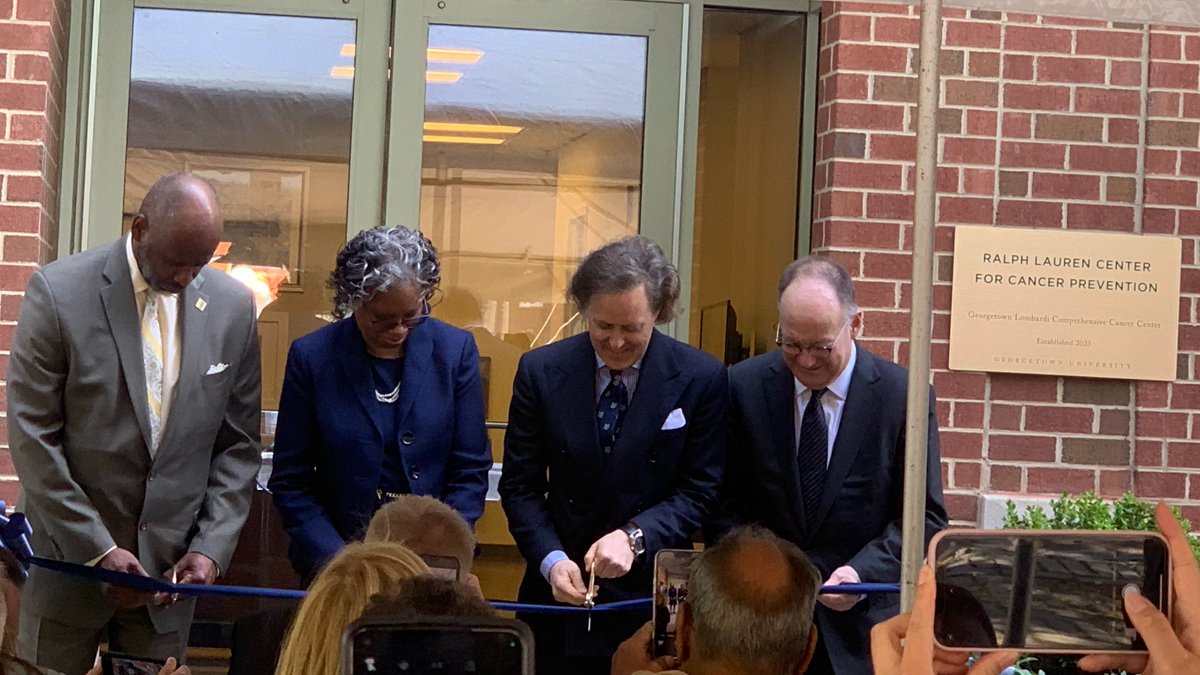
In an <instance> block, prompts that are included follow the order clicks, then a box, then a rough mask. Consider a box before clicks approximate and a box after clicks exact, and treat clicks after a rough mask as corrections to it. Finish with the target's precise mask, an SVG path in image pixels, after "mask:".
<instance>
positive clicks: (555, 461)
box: [500, 331, 728, 637]
mask: <svg viewBox="0 0 1200 675" xmlns="http://www.w3.org/2000/svg"><path fill="white" fill-rule="evenodd" d="M727 402H728V377H727V375H726V370H725V367H724V366H723V365H721V364H720V363H719V362H718V361H717V360H716V359H714V358H712V357H711V356H709V355H707V354H705V353H704V352H701V351H699V350H698V349H695V348H693V347H690V346H688V345H686V344H684V343H682V342H679V341H677V340H674V339H672V338H669V337H667V336H666V335H663V334H662V333H659V332H658V331H655V332H654V333H653V336H652V337H651V339H650V345H649V347H648V349H647V350H646V355H645V356H644V357H643V359H642V365H641V368H640V372H639V374H638V381H637V387H636V388H635V389H634V392H633V397H632V399H630V401H629V408H628V410H627V411H626V413H625V417H624V419H623V420H622V421H621V434H620V436H618V438H617V443H616V446H615V447H614V448H613V451H612V454H611V455H608V456H605V455H604V454H603V453H602V452H601V450H600V441H599V437H598V435H597V432H596V412H595V411H596V352H595V350H594V349H593V348H592V343H591V340H590V339H589V337H588V335H587V334H586V333H584V334H580V335H576V336H574V337H571V338H568V339H566V340H562V341H561V342H557V343H554V344H551V345H547V346H545V347H541V348H539V349H535V350H533V351H531V352H529V353H527V354H525V355H524V356H523V357H522V358H521V362H520V364H519V365H518V366H517V377H516V381H515V383H514V385H513V398H512V405H511V406H510V408H509V421H508V431H507V432H506V433H505V436H504V471H503V474H502V475H501V477H500V497H501V502H502V504H503V505H504V512H505V513H506V514H507V515H508V525H509V529H510V530H511V531H512V535H513V539H515V540H516V542H517V546H518V548H520V551H521V554H522V555H523V556H524V557H525V561H526V565H527V567H526V571H525V578H524V580H523V582H522V584H521V591H520V595H519V597H520V599H521V600H522V601H526V602H538V603H547V602H553V594H552V592H551V589H550V585H549V584H548V583H547V582H546V580H545V579H543V578H542V576H541V573H540V572H539V570H538V567H539V565H540V564H541V562H542V559H543V558H545V557H546V555H547V554H548V553H550V552H551V551H554V550H562V551H564V552H566V554H567V555H568V556H569V557H570V558H571V560H573V561H575V562H576V563H577V564H578V565H579V567H580V569H581V570H582V569H583V556H584V554H585V553H587V550H588V548H590V547H591V545H592V544H593V543H595V541H596V540H597V539H599V538H600V537H602V536H604V535H605V534H608V533H609V532H612V531H613V530H616V529H618V528H619V527H621V526H622V525H624V524H625V523H628V522H630V521H633V522H636V523H637V525H638V527H640V528H641V529H642V532H643V534H644V535H645V542H646V553H645V555H643V556H642V557H641V558H639V560H638V561H637V562H635V563H634V567H633V569H632V570H631V571H630V572H629V574H626V575H625V576H623V577H621V578H619V579H606V580H605V583H604V592H603V594H602V596H601V597H600V598H599V601H600V602H611V601H614V600H620V599H627V598H633V597H647V596H649V595H650V593H651V575H652V572H653V567H654V554H655V553H656V552H657V551H658V550H659V549H663V548H692V533H693V532H696V531H697V530H698V529H699V527H700V525H701V523H702V521H703V520H704V518H705V517H706V516H707V515H708V514H709V513H710V512H711V511H712V510H713V509H714V508H715V507H716V505H717V500H718V488H719V485H720V481H721V473H722V470H723V467H724V462H725V425H726V415H727ZM676 409H678V410H680V411H681V412H682V413H683V416H684V418H685V421H686V423H685V424H684V425H683V426H681V427H679V428H675V429H663V425H664V422H666V420H667V416H668V415H669V414H670V413H671V412H672V411H673V410H676ZM625 637H628V636H625Z"/></svg>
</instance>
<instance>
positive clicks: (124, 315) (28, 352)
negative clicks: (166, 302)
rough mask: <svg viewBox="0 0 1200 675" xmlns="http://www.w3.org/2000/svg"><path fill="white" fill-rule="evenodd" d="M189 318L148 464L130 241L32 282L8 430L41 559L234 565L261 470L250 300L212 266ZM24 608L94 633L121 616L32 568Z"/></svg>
mask: <svg viewBox="0 0 1200 675" xmlns="http://www.w3.org/2000/svg"><path fill="white" fill-rule="evenodd" d="M179 313H180V317H179V320H180V325H181V329H180V331H181V332H180V334H181V337H182V340H181V342H182V355H181V358H180V368H179V380H178V382H177V383H176V385H175V400H174V403H173V404H172V407H171V415H170V417H168V419H167V425H166V428H165V429H164V430H163V437H162V440H161V442H160V446H159V449H158V451H157V453H156V454H155V456H154V457H153V458H151V456H150V453H149V451H148V450H147V442H148V439H149V437H150V424H149V421H148V417H147V415H148V413H147V409H146V384H145V383H146V378H145V375H144V373H143V367H142V352H141V337H140V320H139V317H138V312H137V303H136V301H135V299H134V296H133V286H132V282H131V281H130V270H129V263H128V261H127V259H126V254H125V242H124V239H121V240H119V241H117V242H116V243H115V244H113V245H112V246H107V247H103V248H100V249H95V250H91V251H86V252H84V253H79V254H77V255H73V256H70V257H68V258H64V259H62V260H59V261H57V262H54V263H51V264H49V265H47V266H45V267H44V268H42V269H40V270H38V271H36V272H34V274H33V277H32V278H31V279H30V281H29V286H28V288H27V289H26V291H25V300H24V302H23V303H22V305H21V318H20V322H19V324H18V326H17V330H16V335H15V336H14V338H13V347H12V355H11V357H10V364H9V373H8V432H9V445H10V447H11V450H12V458H13V464H14V465H15V466H16V469H17V475H18V476H19V477H20V479H21V490H22V496H21V508H22V509H23V510H24V511H25V513H26V515H27V516H28V517H29V521H30V523H31V524H32V526H33V537H32V542H31V543H32V545H33V549H34V552H35V553H36V554H37V555H41V556H47V557H53V558H57V559H60V560H66V561H69V562H74V563H86V562H87V561H89V560H92V559H94V558H96V557H97V556H99V555H100V554H102V553H104V552H105V551H106V550H108V549H109V548H111V547H112V546H119V547H121V548H124V549H127V550H129V551H132V552H133V553H134V554H136V555H137V556H138V559H139V560H140V561H141V563H142V566H143V567H144V568H145V569H146V571H147V572H148V573H149V574H151V575H155V576H157V575H162V574H163V573H164V572H166V571H168V570H169V569H170V567H171V565H173V564H174V563H175V562H177V561H178V560H179V558H180V557H182V556H183V555H184V554H185V553H187V552H189V551H197V552H200V553H203V554H204V555H207V556H208V557H210V558H212V559H213V560H215V561H216V562H217V564H218V565H220V566H221V568H222V569H227V568H228V566H229V560H230V558H231V557H232V555H233V549H234V546H235V545H236V543H237V537H238V532H239V531H240V530H241V528H242V524H243V522H245V519H246V514H247V512H248V510H249V505H250V497H251V494H252V492H253V490H254V477H255V474H256V473H257V471H258V468H259V461H260V460H259V452H260V446H259V432H258V430H259V415H260V409H261V405H262V403H261V375H260V357H259V342H258V331H257V327H256V324H255V313H254V301H253V299H252V297H251V295H250V293H249V292H248V291H247V290H246V289H245V288H244V287H243V286H242V285H241V284H239V283H238V282H237V281H235V280H233V279H232V278H230V277H229V276H228V275H226V274H224V273H222V272H219V271H217V270H214V269H212V268H205V269H204V270H203V271H202V272H201V273H200V275H199V276H197V277H196V279H195V280H194V281H193V282H192V284H191V285H190V286H188V287H187V288H186V289H185V290H184V292H183V293H182V294H181V296H180V305H179ZM222 363H224V364H227V367H225V368H224V369H223V370H221V369H220V365H219V364H222ZM214 366H215V367H214ZM210 370H220V372H215V373H213V374H208V373H209V371H210ZM23 601H24V602H27V603H33V604H32V607H31V609H33V610H34V611H35V612H37V613H38V614H40V615H42V616H45V617H47V618H52V619H55V620H57V621H61V622H64V623H67V624H68V625H77V626H90V627H98V626H101V625H103V624H104V623H106V622H107V621H108V620H109V619H110V618H111V617H112V614H113V612H114V608H113V606H112V604H111V603H110V602H109V601H108V600H107V598H106V597H105V596H104V595H103V594H102V593H101V591H100V589H99V588H98V586H97V585H96V584H89V583H86V582H80V581H76V580H74V579H71V578H68V577H65V576H63V575H60V574H56V573H53V572H46V571H44V570H40V569H37V568H35V569H34V570H33V571H32V573H31V575H30V579H29V583H28V585H27V586H26V587H25V590H24V592H23ZM193 605H194V603H192V602H181V603H177V604H176V605H174V606H172V607H166V608H161V607H151V617H152V619H153V621H154V624H155V627H156V629H157V630H158V631H159V632H169V631H173V630H181V629H182V630H185V629H186V627H187V626H188V624H189V623H190V621H191V614H192V607H193Z"/></svg>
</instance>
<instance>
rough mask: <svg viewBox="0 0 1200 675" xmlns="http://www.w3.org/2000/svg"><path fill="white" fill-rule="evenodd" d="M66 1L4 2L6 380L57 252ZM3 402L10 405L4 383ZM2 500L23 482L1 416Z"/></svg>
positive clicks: (0, 232) (1, 328) (1, 158)
mask: <svg viewBox="0 0 1200 675" xmlns="http://www.w3.org/2000/svg"><path fill="white" fill-rule="evenodd" d="M68 5H69V2H68V0H0V132H2V133H0V137H2V138H0V378H2V377H6V376H7V373H8V350H9V348H10V347H11V346H12V336H13V331H14V329H15V328H16V320H17V316H18V313H19V312H20V306H21V298H22V294H23V293H24V290H25V284H26V282H27V281H28V279H29V275H30V274H31V273H32V272H33V270H34V269H36V268H37V266H38V265H40V264H45V263H46V262H48V261H50V260H51V259H53V258H54V254H55V250H56V247H57V241H58V223H57V217H58V213H57V212H58V209H57V205H58V194H57V191H58V172H59V167H58V162H59V157H60V145H59V144H60V141H61V138H62V112H63V101H62V98H63V96H62V92H63V84H64V81H63V80H64V75H63V71H64V54H65V51H66V39H67V12H68ZM0 408H7V404H6V397H5V389H4V387H3V386H0ZM0 443H3V446H4V448H5V449H4V450H3V451H0V499H4V500H6V501H7V502H8V503H9V505H10V506H11V505H12V504H13V503H14V501H15V500H16V495H17V482H16V476H15V475H14V471H13V467H12V460H11V458H10V457H9V454H8V450H7V447H8V430H7V424H6V420H0Z"/></svg>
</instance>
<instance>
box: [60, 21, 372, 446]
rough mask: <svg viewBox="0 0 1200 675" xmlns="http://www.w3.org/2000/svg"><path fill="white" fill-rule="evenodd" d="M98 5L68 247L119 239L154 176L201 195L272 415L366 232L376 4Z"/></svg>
mask: <svg viewBox="0 0 1200 675" xmlns="http://www.w3.org/2000/svg"><path fill="white" fill-rule="evenodd" d="M101 7H102V10H101V13H100V14H99V17H98V18H99V22H100V24H99V26H100V30H99V32H98V36H99V37H98V40H97V42H98V44H100V45H102V46H103V49H101V50H100V51H99V53H98V54H97V58H96V63H97V79H96V81H97V86H96V87H94V90H95V91H98V92H99V95H98V96H97V97H96V99H95V100H94V101H93V102H92V106H91V107H92V109H93V110H94V116H93V120H94V122H93V124H94V126H93V129H92V133H91V135H90V138H91V148H90V150H91V153H92V158H91V161H90V162H89V163H88V166H89V167H90V171H89V174H88V175H87V177H86V181H87V182H86V190H85V194H86V195H87V197H85V199H86V203H87V205H88V208H87V209H86V210H85V214H84V228H83V235H84V236H83V237H82V239H83V241H82V242H81V243H82V247H83V248H90V247H93V246H99V245H104V244H105V243H107V242H110V241H112V240H114V239H116V238H117V237H118V236H119V235H120V234H121V233H122V232H124V231H127V230H128V228H129V225H130V223H131V221H132V218H133V215H134V214H135V213H137V210H138V208H139V205H140V203H141V201H142V198H143V197H144V196H145V194H146V191H147V190H148V189H149V187H150V186H151V185H152V184H153V183H154V182H155V181H156V180H158V179H159V178H160V177H162V176H164V175H167V174H170V173H175V172H179V171H188V172H193V173H196V174H198V175H200V176H202V177H204V178H206V179H207V180H208V181H209V182H210V183H212V184H213V186H214V188H215V189H216V191H217V194H218V197H219V198H220V201H221V205H222V211H223V214H224V216H225V237H224V241H222V242H221V244H220V246H219V247H218V249H217V251H216V252H215V258H214V263H213V264H214V266H217V267H220V268H222V269H224V270H226V271H228V272H230V273H231V274H233V275H234V276H235V278H237V279H239V280H240V281H242V282H243V283H245V284H246V285H247V286H248V287H250V288H251V290H252V291H254V293H255V296H256V299H257V301H258V309H259V312H260V315H259V334H260V338H261V340H262V360H263V407H264V409H266V410H268V411H272V410H275V409H276V408H277V407H278V400H279V391H280V388H281V386H282V381H283V372H284V366H285V363H286V359H287V352H288V346H289V345H290V344H291V342H292V340H294V339H296V338H297V337H300V336H302V335H304V334H306V333H308V332H311V331H312V330H315V329H316V328H319V327H320V326H322V325H324V324H325V323H326V322H327V321H329V320H330V318H331V317H330V311H331V310H330V301H329V297H328V294H327V293H326V290H325V283H324V282H325V279H326V278H327V277H328V275H329V271H330V269H331V268H332V266H333V260H334V255H335V254H336V252H337V250H338V248H339V247H340V246H341V245H342V244H343V243H344V242H345V241H346V237H347V234H348V232H351V231H358V230H359V229H362V228H363V227H369V226H371V225H374V224H376V223H378V222H380V217H381V207H382V192H383V154H384V153H383V143H384V131H385V125H384V115H385V112H386V109H385V108H386V91H387V84H386V83H387V37H388V36H387V29H386V26H387V19H388V16H389V15H388V9H387V6H386V3H380V2H375V0H346V1H344V2H337V3H329V2H315V1H312V0H287V1H278V0H260V1H258V2H254V3H248V2H230V1H216V2H213V1H205V2H195V1H187V0H183V1H180V0H172V1H169V2H164V1H161V0H133V1H130V0H125V1H124V2H108V3H104V4H103V5H101ZM271 427H272V425H271V424H270V419H268V423H267V425H266V430H267V431H270V430H271ZM266 440H267V441H268V442H269V440H270V438H269V437H268V438H267V439H266Z"/></svg>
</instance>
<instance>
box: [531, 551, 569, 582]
mask: <svg viewBox="0 0 1200 675" xmlns="http://www.w3.org/2000/svg"><path fill="white" fill-rule="evenodd" d="M564 560H567V554H566V553H564V552H562V551H550V552H549V553H547V554H546V557H545V558H542V564H541V565H538V571H539V572H541V573H542V578H543V579H545V580H546V581H550V570H551V569H552V568H553V567H554V566H555V565H557V564H558V563H560V562H562V561H564Z"/></svg>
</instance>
